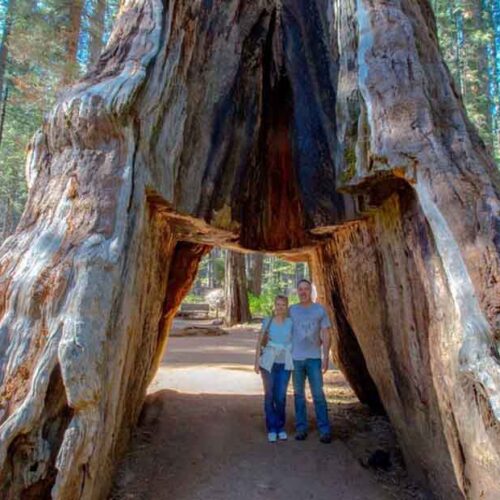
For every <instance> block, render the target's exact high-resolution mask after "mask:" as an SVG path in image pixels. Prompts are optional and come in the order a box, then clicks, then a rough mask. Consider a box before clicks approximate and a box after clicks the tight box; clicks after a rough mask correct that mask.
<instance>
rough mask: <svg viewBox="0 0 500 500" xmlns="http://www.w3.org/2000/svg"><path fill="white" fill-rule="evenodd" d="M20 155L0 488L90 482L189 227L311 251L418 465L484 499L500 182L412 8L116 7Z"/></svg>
mask: <svg viewBox="0 0 500 500" xmlns="http://www.w3.org/2000/svg"><path fill="white" fill-rule="evenodd" d="M27 172H28V180H29V187H30V194H29V199H28V203H27V207H26V210H25V212H24V215H23V218H22V220H21V222H20V224H19V226H18V228H17V230H16V233H15V234H14V235H13V236H11V237H10V238H8V239H7V240H6V242H5V243H4V244H3V245H2V247H1V249H0V383H1V392H0V398H1V399H0V424H1V426H0V470H1V485H2V486H1V489H0V492H1V495H2V497H5V498H18V497H23V496H24V497H27V498H29V497H43V496H44V495H47V494H48V493H49V492H50V491H52V496H53V497H54V498H65V499H66V498H85V499H87V498H88V499H90V498H91V499H95V498H103V497H104V496H105V494H106V492H107V489H108V487H109V484H110V477H111V473H112V464H113V463H114V461H115V460H116V458H117V456H119V454H120V453H121V451H122V450H123V449H124V446H125V443H126V441H127V437H128V434H129V432H130V429H131V427H132V425H133V424H134V422H135V420H136V418H137V415H138V412H139V410H140V406H141V404H142V400H143V397H144V393H145V390H146V387H147V384H148V382H149V381H150V380H151V377H152V375H153V373H154V370H155V368H156V365H157V362H158V359H159V356H160V355H161V350H162V348H163V346H164V344H165V341H166V336H167V333H168V329H169V323H170V321H171V318H172V315H173V314H174V312H175V309H176V307H177V306H178V304H179V302H180V300H181V299H182V296H183V294H185V293H186V291H187V289H188V287H189V284H190V283H191V281H192V279H193V276H194V274H195V271H196V267H197V264H198V262H199V259H200V258H201V256H202V255H203V253H204V252H206V251H207V248H206V246H205V245H220V246H227V247H229V248H231V249H236V248H237V247H238V246H240V247H246V248H248V249H254V250H267V251H279V252H281V253H283V252H284V253H287V252H290V255H291V253H292V252H298V253H302V254H304V253H306V254H308V255H309V258H310V260H311V263H312V269H313V274H314V277H315V280H316V281H318V284H319V285H320V286H319V289H320V294H321V296H322V298H323V300H325V301H326V302H327V303H329V304H330V305H331V306H333V309H334V314H333V315H332V319H334V320H335V325H336V328H335V335H334V337H335V338H334V348H333V354H334V356H335V359H336V361H337V363H338V365H339V366H340V367H341V368H342V370H343V371H344V373H345V374H346V375H347V377H348V379H349V380H350V382H351V383H352V385H353V387H354V388H355V390H356V391H357V393H358V394H359V395H360V397H361V398H362V399H363V401H366V402H368V403H369V404H372V405H373V406H380V405H383V407H384V408H385V410H386V412H387V414H388V415H389V417H390V419H391V421H392V422H393V424H394V426H395V429H396V431H397V434H398V437H399V439H400V442H401V444H402V447H403V451H404V453H405V456H406V458H407V463H408V465H409V467H410V468H411V470H412V472H413V474H414V476H415V477H416V478H419V479H421V480H422V482H423V483H425V484H428V485H429V486H430V488H431V489H432V490H433V491H434V492H435V493H436V494H437V495H438V496H441V497H445V498H460V497H462V496H468V497H470V498H479V497H481V496H482V497H484V498H496V497H498V495H500V488H499V486H498V481H497V478H498V475H499V473H500V465H499V464H500V460H499V452H500V431H499V428H500V394H499V389H500V368H499V361H498V359H499V355H498V341H499V335H498V331H499V330H498V328H499V318H498V314H499V311H500V289H499V288H500V267H499V264H500V262H499V251H500V249H499V246H500V243H499V242H500V234H499V232H500V229H499V228H500V220H499V206H500V205H499V191H500V187H499V182H500V181H499V177H498V172H497V171H496V169H495V165H494V164H493V162H492V160H491V158H490V157H489V156H488V154H487V153H486V151H485V147H484V145H483V144H482V142H481V141H480V140H479V138H478V136H477V133H476V132H475V130H474V129H473V128H472V127H471V125H470V123H469V121H468V120H467V118H466V116H465V113H464V110H463V106H462V102H461V99H460V96H458V95H457V92H456V90H455V87H454V85H453V83H452V81H451V78H450V76H449V73H448V71H447V69H446V67H445V65H444V63H443V61H442V58H441V56H440V54H439V50H438V44H437V39H436V30H435V26H434V19H433V15H432V12H431V9H430V7H429V4H428V2H427V0H418V1H415V0H399V1H387V0H357V1H356V2H355V1H354V0H330V1H329V0H310V1H308V2H304V1H303V0H281V1H277V0H255V1H252V2H246V1H241V0H227V1H225V2H210V1H205V2H192V1H187V0H185V1H183V0H179V1H177V2H160V1H159V0H127V1H125V2H124V5H123V8H122V11H121V15H120V17H119V19H118V22H117V25H116V27H115V29H114V31H113V34H112V36H111V39H110V42H109V44H108V46H107V48H106V50H105V51H104V53H103V54H102V55H101V57H100V59H99V61H98V63H97V65H96V66H95V68H94V70H93V71H91V72H90V73H89V74H88V75H87V76H86V77H85V79H83V80H82V81H81V82H79V83H78V84H77V85H75V86H74V87H73V88H72V89H70V90H68V91H67V93H66V94H65V95H63V96H62V97H61V98H60V100H59V101H58V103H57V105H56V106H55V108H54V110H53V111H52V113H51V114H50V115H49V116H48V118H47V120H46V122H45V123H44V125H43V127H42V129H41V130H40V131H39V132H38V133H37V134H36V136H35V137H34V138H33V141H32V144H31V146H30V151H29V157H28V162H27ZM186 242H188V243H186ZM495 332H496V336H495Z"/></svg>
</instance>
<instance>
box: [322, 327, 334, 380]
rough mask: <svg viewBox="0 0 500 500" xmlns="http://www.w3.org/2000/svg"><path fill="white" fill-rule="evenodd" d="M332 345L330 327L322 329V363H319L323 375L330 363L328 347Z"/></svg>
mask: <svg viewBox="0 0 500 500" xmlns="http://www.w3.org/2000/svg"><path fill="white" fill-rule="evenodd" d="M331 345H332V329H331V328H330V327H328V328H322V329H321V349H322V351H323V352H322V356H321V359H322V362H321V368H322V370H323V373H325V372H326V371H327V370H328V365H329V363H330V347H331Z"/></svg>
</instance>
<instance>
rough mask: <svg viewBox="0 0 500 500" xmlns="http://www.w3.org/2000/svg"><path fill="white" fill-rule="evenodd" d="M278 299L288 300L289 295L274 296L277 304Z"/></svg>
mask: <svg viewBox="0 0 500 500" xmlns="http://www.w3.org/2000/svg"><path fill="white" fill-rule="evenodd" d="M278 300H286V301H287V302H288V297H287V296H286V295H282V294H279V295H276V297H274V303H275V304H276V302H277V301H278Z"/></svg>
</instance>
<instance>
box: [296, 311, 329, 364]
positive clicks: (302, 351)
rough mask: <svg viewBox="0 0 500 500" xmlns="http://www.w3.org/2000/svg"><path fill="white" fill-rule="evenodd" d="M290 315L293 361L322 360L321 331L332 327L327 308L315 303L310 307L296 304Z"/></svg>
mask: <svg viewBox="0 0 500 500" xmlns="http://www.w3.org/2000/svg"><path fill="white" fill-rule="evenodd" d="M289 313H290V317H291V318H292V321H293V329H292V356H293V359H296V360H297V361H299V360H304V359H308V358H312V359H318V358H321V329H322V328H329V327H330V326H331V324H330V319H329V318H328V314H327V313H326V310H325V308H324V307H323V306H322V305H321V304H317V303H315V302H313V303H312V304H310V305H309V306H303V305H301V304H294V305H293V306H290V309H289Z"/></svg>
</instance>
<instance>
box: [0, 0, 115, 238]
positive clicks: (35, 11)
mask: <svg viewBox="0 0 500 500" xmlns="http://www.w3.org/2000/svg"><path fill="white" fill-rule="evenodd" d="M117 10H118V1H117V0H108V1H104V0H78V1H76V2H74V1H70V0H39V1H38V0H0V41H1V42H0V43H1V45H0V131H1V132H0V243H1V242H2V241H3V240H4V239H5V238H6V237H7V236H8V235H9V234H11V233H12V232H13V231H14V229H15V227H16V225H17V222H18V221H19V219H20V217H21V213H22V211H23V208H24V204H25V202H26V181H25V178H24V166H25V160H26V158H25V157H26V147H27V145H28V144H29V142H30V139H31V137H32V136H33V134H34V133H35V131H36V129H37V128H38V127H39V126H40V124H41V123H42V117H43V114H44V113H45V112H46V111H47V110H48V109H50V108H51V106H52V105H53V103H54V101H55V99H56V96H57V93H58V92H59V91H60V90H61V88H62V86H63V85H65V84H69V83H71V81H73V80H75V79H77V78H79V77H80V76H82V75H83V73H84V72H85V71H86V70H87V68H88V67H89V66H90V65H91V64H93V63H95V61H96V60H97V58H98V55H99V53H100V52H101V50H102V49H103V47H104V45H105V43H106V41H107V39H108V37H109V34H110V31H111V26H112V23H113V21H114V18H115V15H116V12H117ZM7 97H8V99H7ZM2 116H3V117H4V120H3V124H2Z"/></svg>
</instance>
